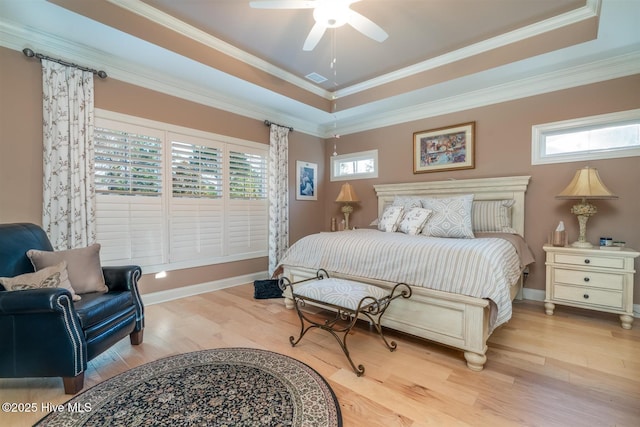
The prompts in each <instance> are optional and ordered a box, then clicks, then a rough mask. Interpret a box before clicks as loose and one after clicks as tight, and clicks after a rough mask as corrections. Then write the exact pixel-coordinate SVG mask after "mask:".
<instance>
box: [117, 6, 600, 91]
mask: <svg viewBox="0 0 640 427" xmlns="http://www.w3.org/2000/svg"><path fill="white" fill-rule="evenodd" d="M107 1H108V2H110V3H112V4H114V5H116V6H118V7H120V8H122V9H125V10H127V11H129V12H132V13H135V14H137V15H139V16H142V17H144V18H146V19H148V20H150V21H152V22H154V23H156V24H158V25H162V26H164V27H166V28H168V29H170V30H172V31H175V32H177V33H179V34H182V35H183V36H185V37H189V38H191V39H193V40H195V41H198V42H199V43H202V44H204V45H206V46H209V47H211V48H212V49H216V50H218V51H220V52H222V53H224V54H226V55H229V56H231V57H233V58H235V59H238V60H239V61H242V62H244V63H246V64H248V65H250V66H252V67H255V68H257V69H259V70H261V71H264V72H266V73H269V74H271V75H273V76H275V77H277V78H280V79H282V80H284V81H286V82H288V83H291V84H293V85H295V86H298V87H300V88H302V89H304V90H307V91H309V92H311V93H313V94H315V95H318V96H321V97H323V98H325V99H328V100H336V99H340V98H342V97H345V96H349V95H353V94H355V93H358V92H362V91H366V90H369V89H373V88H375V87H378V86H381V85H384V84H387V83H390V82H393V81H396V80H400V79H403V78H406V77H409V76H412V75H414V74H418V73H422V72H425V71H429V70H431V69H434V68H437V67H440V66H443V65H446V64H451V63H454V62H456V61H460V60H462V59H465V58H469V57H472V56H475V55H479V54H481V53H484V52H487V51H490V50H493V49H496V48H499V47H503V46H507V45H509V44H512V43H515V42H519V41H522V40H525V39H527V38H530V37H533V36H536V35H539V34H543V33H546V32H549V31H552V30H556V29H559V28H562V27H565V26H567V25H571V24H575V23H578V22H581V21H584V20H586V19H590V18H593V17H595V16H598V14H599V11H600V5H601V1H602V0H587V2H586V4H585V5H584V6H583V7H580V8H578V9H575V10H572V11H569V12H566V13H564V14H561V15H558V16H555V17H552V18H549V19H546V20H544V21H540V22H537V23H534V24H531V25H528V26H526V27H523V28H520V29H517V30H514V31H511V32H509V33H506V34H502V35H500V36H497V37H493V38H491V39H488V40H485V41H482V42H479V43H475V44H473V45H470V46H467V47H465V48H462V49H458V50H456V51H453V52H449V53H446V54H444V55H440V56H438V57H436V58H433V59H429V60H426V61H423V62H420V63H418V64H415V65H412V66H409V67H405V68H402V69H400V70H397V71H393V72H391V73H387V74H385V75H382V76H379V77H376V78H373V79H370V80H367V81H365V82H362V83H358V84H355V85H352V86H349V87H346V88H343V89H340V90H337V91H335V92H329V91H327V90H324V89H322V88H319V87H318V86H315V85H313V84H311V83H309V82H308V81H306V80H304V79H301V78H300V77H298V76H295V75H293V74H291V73H289V72H288V71H285V70H283V69H281V68H279V67H276V66H274V65H272V64H270V63H268V62H266V61H264V60H262V59H260V58H258V57H256V56H254V55H251V54H249V53H247V52H245V51H243V50H241V49H238V48H236V47H234V46H232V45H230V44H228V43H226V42H224V41H222V40H220V39H218V38H216V37H213V36H211V35H210V34H207V33H206V32H204V31H202V30H199V29H197V28H195V27H193V26H191V25H188V24H186V23H185V22H183V21H180V20H178V19H176V18H174V17H172V16H170V15H168V14H166V13H164V12H162V11H160V10H158V9H156V8H154V7H152V6H149V5H147V4H146V3H144V2H141V1H134V0H107Z"/></svg>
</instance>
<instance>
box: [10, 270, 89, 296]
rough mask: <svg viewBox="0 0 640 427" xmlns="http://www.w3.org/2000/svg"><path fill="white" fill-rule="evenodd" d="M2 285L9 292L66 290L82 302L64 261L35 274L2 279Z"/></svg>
mask: <svg viewBox="0 0 640 427" xmlns="http://www.w3.org/2000/svg"><path fill="white" fill-rule="evenodd" d="M0 284H2V286H4V288H5V289H6V290H7V291H22V290H25V289H40V288H64V289H66V290H68V291H69V293H70V294H71V298H72V299H73V300H74V301H79V300H80V295H78V294H76V292H75V291H74V289H73V287H71V283H70V282H69V274H68V273H67V263H66V261H62V262H60V263H58V264H56V265H52V266H51V267H46V268H43V269H42V270H38V271H36V272H35V273H25V274H21V275H19V276H15V277H0Z"/></svg>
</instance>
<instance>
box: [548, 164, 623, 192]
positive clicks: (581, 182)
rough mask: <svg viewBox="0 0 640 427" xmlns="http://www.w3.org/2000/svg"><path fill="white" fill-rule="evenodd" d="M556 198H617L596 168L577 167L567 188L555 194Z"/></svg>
mask: <svg viewBox="0 0 640 427" xmlns="http://www.w3.org/2000/svg"><path fill="white" fill-rule="evenodd" d="M556 197H557V198H558V199H617V198H618V196H616V195H615V194H613V193H612V192H611V191H610V190H609V189H608V188H607V187H605V185H604V184H603V183H602V180H601V179H600V175H598V170H597V169H596V168H590V167H588V166H587V167H584V168H582V169H579V170H578V171H577V172H576V174H575V176H574V177H573V179H572V180H571V182H570V183H569V185H567V188H565V189H564V190H562V192H561V193H560V194H558V195H557V196H556Z"/></svg>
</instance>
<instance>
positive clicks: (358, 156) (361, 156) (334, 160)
mask: <svg viewBox="0 0 640 427" xmlns="http://www.w3.org/2000/svg"><path fill="white" fill-rule="evenodd" d="M369 159H371V160H373V172H366V173H353V174H350V175H336V172H337V171H338V170H339V164H340V163H346V162H349V161H351V162H356V161H358V160H369ZM377 177H378V150H377V149H374V150H367V151H359V152H356V153H349V154H340V155H337V156H333V157H331V177H330V180H331V181H349V180H352V179H368V178H377Z"/></svg>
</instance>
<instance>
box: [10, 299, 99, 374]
mask: <svg viewBox="0 0 640 427" xmlns="http://www.w3.org/2000/svg"><path fill="white" fill-rule="evenodd" d="M0 342H2V343H3V345H2V346H0V362H1V363H0V378H16V377H49V376H61V377H75V376H77V375H79V374H80V373H82V372H83V371H84V370H85V369H86V367H87V344H86V341H85V338H84V333H83V332H82V329H81V327H80V322H79V320H78V315H77V314H76V312H75V309H74V305H73V302H72V300H71V294H70V293H69V291H67V290H66V289H62V288H48V289H29V290H24V291H15V292H8V291H3V292H0Z"/></svg>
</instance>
